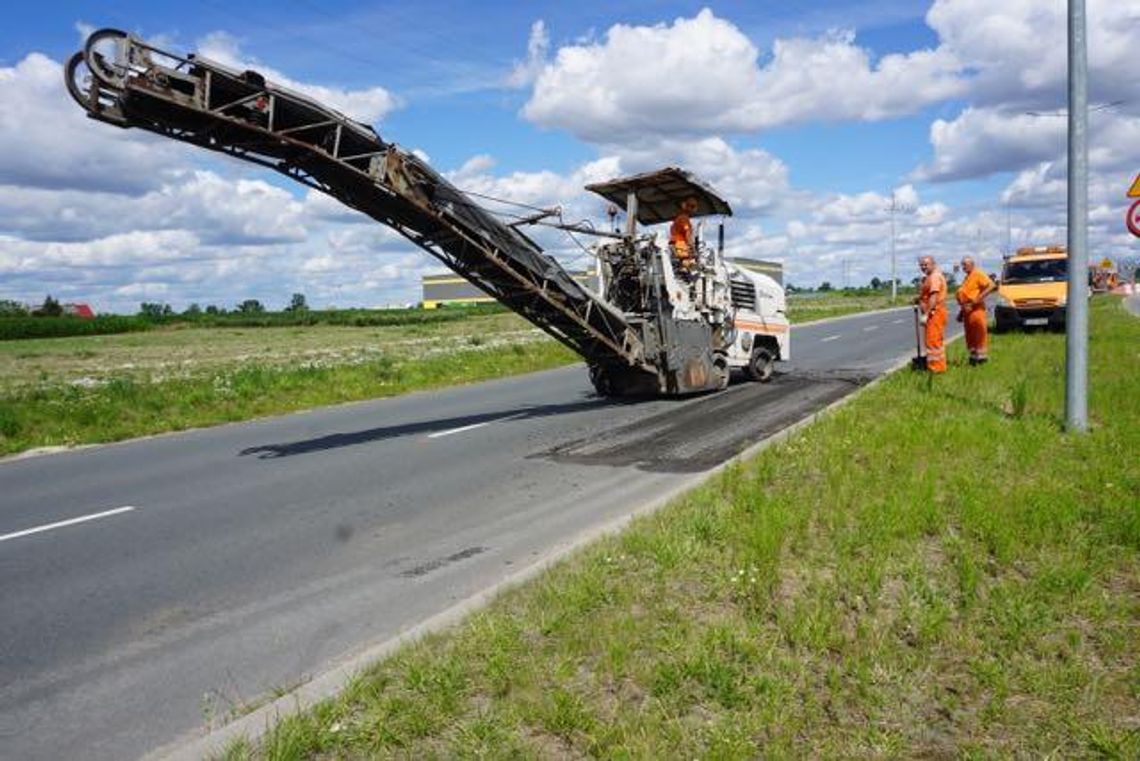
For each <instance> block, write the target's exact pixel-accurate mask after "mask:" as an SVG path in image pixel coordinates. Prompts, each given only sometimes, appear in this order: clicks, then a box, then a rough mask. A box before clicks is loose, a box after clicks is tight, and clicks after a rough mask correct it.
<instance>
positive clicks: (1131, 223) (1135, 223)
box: [1124, 200, 1140, 238]
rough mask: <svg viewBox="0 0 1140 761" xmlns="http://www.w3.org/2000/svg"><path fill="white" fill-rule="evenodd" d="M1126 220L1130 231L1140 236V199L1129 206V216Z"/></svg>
mask: <svg viewBox="0 0 1140 761" xmlns="http://www.w3.org/2000/svg"><path fill="white" fill-rule="evenodd" d="M1124 222H1125V224H1127V225H1128V232H1130V233H1132V234H1133V235H1135V236H1136V237H1137V238H1140V200H1138V201H1136V202H1134V203H1133V204H1132V205H1131V206H1129V207H1128V216H1127V217H1125V218H1124Z"/></svg>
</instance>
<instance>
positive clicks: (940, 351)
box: [915, 256, 947, 373]
mask: <svg viewBox="0 0 1140 761" xmlns="http://www.w3.org/2000/svg"><path fill="white" fill-rule="evenodd" d="M918 267H919V269H921V270H922V274H923V278H922V286H921V288H920V290H919V294H918V297H917V298H916V299H915V303H916V304H918V311H919V321H920V322H921V323H922V324H923V325H924V326H925V332H924V338H925V341H924V342H925V344H926V369H927V370H929V371H930V372H932V373H944V372H946V347H945V346H944V345H943V341H942V334H943V333H944V331H945V330H946V292H947V287H946V278H945V276H943V274H942V270H940V269H938V265H937V264H935V263H934V257H933V256H924V257H922V258H921V259H919V260H918Z"/></svg>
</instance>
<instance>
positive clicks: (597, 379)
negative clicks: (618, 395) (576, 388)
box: [589, 365, 615, 397]
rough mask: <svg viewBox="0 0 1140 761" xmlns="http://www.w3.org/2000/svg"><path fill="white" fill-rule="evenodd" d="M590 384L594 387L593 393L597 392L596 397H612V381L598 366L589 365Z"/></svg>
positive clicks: (613, 392)
mask: <svg viewBox="0 0 1140 761" xmlns="http://www.w3.org/2000/svg"><path fill="white" fill-rule="evenodd" d="M589 372H590V383H591V384H593V386H594V391H596V392H598V396H606V397H610V396H614V394H615V391H614V384H613V379H612V378H610V374H609V373H607V372H606V371H605V369H604V368H602V367H601V366H599V365H590V371H589Z"/></svg>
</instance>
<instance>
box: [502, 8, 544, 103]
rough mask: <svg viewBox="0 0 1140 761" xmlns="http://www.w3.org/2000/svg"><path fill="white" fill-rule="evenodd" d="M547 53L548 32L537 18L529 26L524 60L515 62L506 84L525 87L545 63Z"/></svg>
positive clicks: (536, 75) (532, 80)
mask: <svg viewBox="0 0 1140 761" xmlns="http://www.w3.org/2000/svg"><path fill="white" fill-rule="evenodd" d="M549 53H550V34H549V33H548V32H547V31H546V22H544V21H543V20H542V19H539V20H538V21H535V22H534V23H533V24H531V27H530V37H529V38H528V39H527V43H526V60H525V61H519V62H516V63H515V66H514V68H513V69H512V70H511V74H510V76H509V77H508V78H507V84H508V85H509V86H511V87H526V86H527V85H529V84H531V83H532V82H534V80H535V79H536V78H537V77H538V74H539V72H541V71H542V68H543V66H545V65H546V57H547V55H548V54H549Z"/></svg>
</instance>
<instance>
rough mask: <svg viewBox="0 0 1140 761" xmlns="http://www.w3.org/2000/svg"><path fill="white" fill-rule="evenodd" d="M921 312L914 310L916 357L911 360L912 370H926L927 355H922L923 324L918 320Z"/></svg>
mask: <svg viewBox="0 0 1140 761" xmlns="http://www.w3.org/2000/svg"><path fill="white" fill-rule="evenodd" d="M918 316H919V310H918V307H917V306H916V307H915V308H914V356H913V357H911V360H910V369H911V370H925V369H926V355H925V354H923V353H922V322H921V321H920V320H919V319H918Z"/></svg>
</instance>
